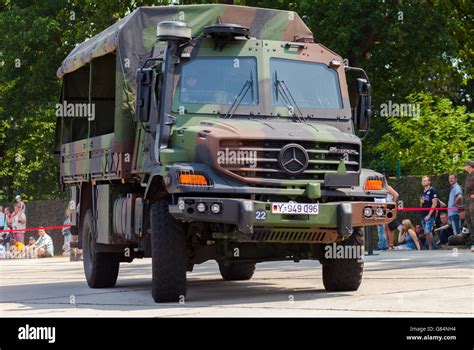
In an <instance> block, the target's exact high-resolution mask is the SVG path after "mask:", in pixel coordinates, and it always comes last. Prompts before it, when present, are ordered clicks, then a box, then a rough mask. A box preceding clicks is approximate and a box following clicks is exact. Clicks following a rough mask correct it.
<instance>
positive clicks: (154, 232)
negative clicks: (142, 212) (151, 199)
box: [150, 200, 187, 303]
mask: <svg viewBox="0 0 474 350" xmlns="http://www.w3.org/2000/svg"><path fill="white" fill-rule="evenodd" d="M168 204H169V203H168V201H166V200H160V201H157V202H155V203H153V204H152V205H151V208H150V220H151V222H150V224H151V252H152V253H151V254H152V296H153V299H154V300H155V302H157V303H158V302H176V301H180V299H181V298H184V297H185V296H186V265H187V254H186V230H185V224H183V223H182V222H180V221H178V220H176V219H175V218H173V217H172V216H171V214H170V213H169V211H168Z"/></svg>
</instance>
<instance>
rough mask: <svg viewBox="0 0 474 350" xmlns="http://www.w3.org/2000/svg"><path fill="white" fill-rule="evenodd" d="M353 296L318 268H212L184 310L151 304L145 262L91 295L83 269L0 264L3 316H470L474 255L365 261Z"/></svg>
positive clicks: (54, 261) (51, 262)
mask: <svg viewBox="0 0 474 350" xmlns="http://www.w3.org/2000/svg"><path fill="white" fill-rule="evenodd" d="M365 261H366V265H365V266H366V267H365V272H364V281H363V283H362V285H361V287H360V288H359V290H358V291H357V292H347V293H327V292H325V290H324V287H323V284H322V279H321V266H320V265H319V264H318V263H317V262H311V261H305V262H300V263H298V264H295V263H293V262H271V263H262V264H259V265H257V271H256V273H255V275H254V277H253V279H252V280H251V281H245V282H226V281H223V280H222V279H221V278H220V275H219V274H218V269H217V265H216V263H215V262H208V263H205V264H202V265H200V266H197V267H196V268H195V270H194V272H192V273H190V274H189V275H188V279H189V287H188V296H187V300H186V302H185V303H184V304H181V305H180V304H178V303H176V304H155V303H154V302H153V300H152V298H151V295H150V287H151V280H150V273H151V267H150V260H149V259H144V260H136V261H134V262H133V263H132V264H126V263H124V264H122V265H121V271H120V276H119V281H118V283H117V287H115V288H111V289H95V290H94V289H89V288H88V287H87V285H86V283H85V281H84V278H83V273H82V263H81V262H69V261H67V260H66V259H65V258H51V259H42V260H2V261H0V316H16V317H55V316H57V317H70V316H72V317H74V316H76V317H77V316H111V317H114V316H120V317H127V316H145V317H154V316H178V317H179V316H191V317H199V316H211V317H212V316H232V317H238V316H305V317H307V316H310V317H314V316H316V317H318V316H384V317H390V316H408V317H416V316H428V317H438V316H444V317H449V316H461V317H463V316H466V317H473V316H474V264H473V263H474V253H472V252H470V251H468V250H459V251H458V252H457V254H456V252H455V251H454V252H453V251H447V250H443V251H433V252H428V251H422V252H382V253H381V254H380V255H377V256H369V257H366V258H365Z"/></svg>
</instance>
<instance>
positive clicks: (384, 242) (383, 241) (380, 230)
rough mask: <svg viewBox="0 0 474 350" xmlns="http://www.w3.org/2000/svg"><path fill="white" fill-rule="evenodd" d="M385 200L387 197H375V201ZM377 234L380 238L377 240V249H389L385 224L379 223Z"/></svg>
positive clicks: (382, 201) (383, 201) (381, 201)
mask: <svg viewBox="0 0 474 350" xmlns="http://www.w3.org/2000/svg"><path fill="white" fill-rule="evenodd" d="M385 201H386V198H374V202H378V203H385ZM377 236H378V238H379V239H378V242H377V250H387V249H388V245H387V239H386V236H385V230H384V225H377Z"/></svg>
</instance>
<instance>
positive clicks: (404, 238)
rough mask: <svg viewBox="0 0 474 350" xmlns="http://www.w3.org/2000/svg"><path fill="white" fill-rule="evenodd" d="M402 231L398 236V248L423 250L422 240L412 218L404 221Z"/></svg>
mask: <svg viewBox="0 0 474 350" xmlns="http://www.w3.org/2000/svg"><path fill="white" fill-rule="evenodd" d="M400 226H401V230H400V231H401V232H400V235H399V236H398V245H397V246H396V247H395V249H396V250H421V246H420V242H419V241H418V237H417V236H416V232H415V228H414V227H413V224H412V223H411V221H410V220H408V219H405V220H403V221H402V224H401V225H400Z"/></svg>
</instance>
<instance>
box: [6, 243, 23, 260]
mask: <svg viewBox="0 0 474 350" xmlns="http://www.w3.org/2000/svg"><path fill="white" fill-rule="evenodd" d="M9 252H10V259H21V258H24V256H25V245H24V244H23V242H17V241H15V239H12V240H11V241H10V249H9Z"/></svg>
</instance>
